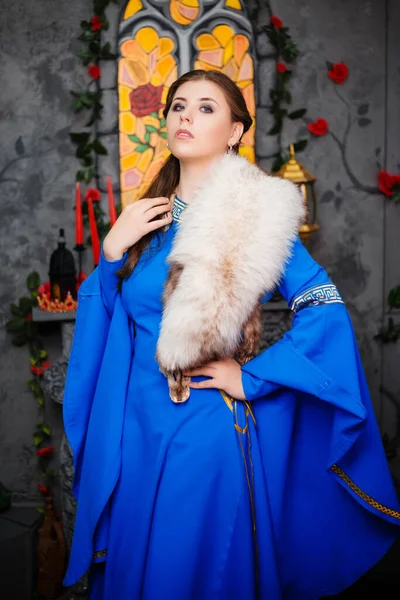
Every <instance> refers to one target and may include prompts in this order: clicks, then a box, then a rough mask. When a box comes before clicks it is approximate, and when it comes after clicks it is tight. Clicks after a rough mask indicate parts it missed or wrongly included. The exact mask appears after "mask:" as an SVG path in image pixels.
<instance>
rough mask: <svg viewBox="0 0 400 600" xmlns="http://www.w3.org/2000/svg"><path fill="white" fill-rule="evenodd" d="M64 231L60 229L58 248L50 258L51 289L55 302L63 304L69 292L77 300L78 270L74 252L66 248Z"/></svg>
mask: <svg viewBox="0 0 400 600" xmlns="http://www.w3.org/2000/svg"><path fill="white" fill-rule="evenodd" d="M65 246H66V242H65V236H64V229H60V235H59V238H58V248H57V249H56V250H54V252H53V253H52V255H51V258H50V270H49V276H50V289H51V297H52V299H53V300H56V299H58V300H60V302H63V301H64V300H65V298H66V297H67V294H68V292H71V295H72V297H73V298H76V268H75V261H74V257H73V254H72V252H70V250H68V249H67V248H66V247H65Z"/></svg>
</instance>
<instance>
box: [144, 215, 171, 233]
mask: <svg viewBox="0 0 400 600" xmlns="http://www.w3.org/2000/svg"><path fill="white" fill-rule="evenodd" d="M171 221H172V214H171V213H168V215H167V216H166V217H164V218H163V219H156V220H155V221H150V222H149V223H147V228H146V231H147V233H149V232H150V231H154V230H155V229H158V228H159V227H164V226H165V225H168V223H171Z"/></svg>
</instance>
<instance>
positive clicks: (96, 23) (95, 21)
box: [90, 15, 101, 31]
mask: <svg viewBox="0 0 400 600" xmlns="http://www.w3.org/2000/svg"><path fill="white" fill-rule="evenodd" d="M90 22H91V24H92V31H99V29H101V20H100V17H97V16H96V15H95V16H94V17H92V18H91V19H90Z"/></svg>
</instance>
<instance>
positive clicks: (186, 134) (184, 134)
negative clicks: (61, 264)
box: [175, 129, 193, 140]
mask: <svg viewBox="0 0 400 600" xmlns="http://www.w3.org/2000/svg"><path fill="white" fill-rule="evenodd" d="M175 137H176V138H178V139H180V140H192V139H193V135H192V134H191V133H190V131H186V130H183V129H178V131H177V132H176V133H175Z"/></svg>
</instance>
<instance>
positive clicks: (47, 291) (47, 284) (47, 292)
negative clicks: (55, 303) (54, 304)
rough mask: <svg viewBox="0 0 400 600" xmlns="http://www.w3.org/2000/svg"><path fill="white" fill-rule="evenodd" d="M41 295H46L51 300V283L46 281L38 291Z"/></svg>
mask: <svg viewBox="0 0 400 600" xmlns="http://www.w3.org/2000/svg"><path fill="white" fill-rule="evenodd" d="M38 292H39V294H44V295H45V296H47V298H48V299H49V300H50V296H51V290H50V281H46V282H45V283H43V284H42V285H41V286H39V289H38Z"/></svg>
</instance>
